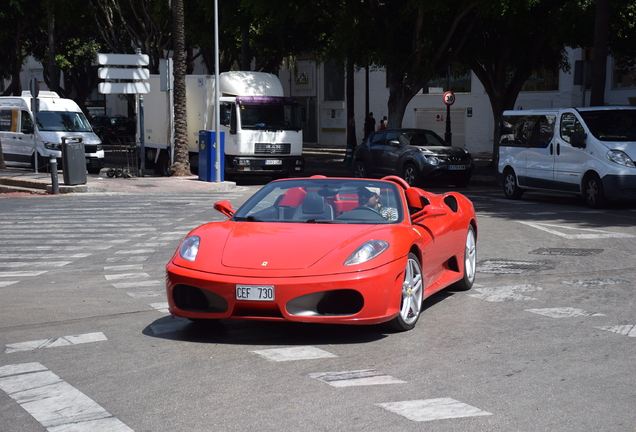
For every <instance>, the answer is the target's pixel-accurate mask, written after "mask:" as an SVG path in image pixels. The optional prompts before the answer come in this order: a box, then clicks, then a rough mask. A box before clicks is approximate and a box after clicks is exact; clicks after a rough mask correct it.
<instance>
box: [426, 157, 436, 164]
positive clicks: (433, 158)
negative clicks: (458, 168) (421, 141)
mask: <svg viewBox="0 0 636 432" xmlns="http://www.w3.org/2000/svg"><path fill="white" fill-rule="evenodd" d="M424 159H426V162H428V163H430V164H431V165H439V158H438V157H436V156H426V157H425V158H424Z"/></svg>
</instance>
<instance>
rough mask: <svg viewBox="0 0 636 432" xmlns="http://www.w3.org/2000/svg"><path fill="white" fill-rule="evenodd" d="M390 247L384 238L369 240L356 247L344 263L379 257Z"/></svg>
mask: <svg viewBox="0 0 636 432" xmlns="http://www.w3.org/2000/svg"><path fill="white" fill-rule="evenodd" d="M388 248H389V244H388V243H387V242H385V241H384V240H369V241H368V242H366V243H364V244H363V245H361V246H360V247H359V248H358V249H356V250H355V251H354V252H353V253H352V254H351V255H350V256H349V258H347V260H346V261H345V262H344V265H346V266H350V265H356V264H362V263H364V262H367V261H369V260H372V259H373V258H375V257H377V256H378V255H380V254H381V253H382V252H384V251H385V250H387V249H388Z"/></svg>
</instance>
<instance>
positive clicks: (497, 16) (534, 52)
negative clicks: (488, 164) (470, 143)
mask: <svg viewBox="0 0 636 432" xmlns="http://www.w3.org/2000/svg"><path fill="white" fill-rule="evenodd" d="M584 12H585V11H584V10H581V8H580V7H579V5H578V3H577V2H576V1H575V0H572V1H570V0H559V1H556V2H555V1H554V0H517V1H510V2H501V3H499V4H497V3H494V2H493V3H490V4H489V3H482V4H481V5H480V7H479V8H478V9H476V10H475V11H474V14H475V24H474V27H473V29H472V31H471V34H470V37H469V38H467V39H466V42H465V46H464V49H463V50H461V51H460V52H459V53H458V58H459V59H460V60H461V61H462V62H464V63H465V64H466V65H467V66H468V67H470V69H471V70H472V71H473V73H474V74H475V75H476V76H477V78H478V79H479V81H480V82H481V83H482V85H483V86H484V88H485V90H486V93H487V94H488V99H489V100H490V105H491V109H492V113H493V117H494V120H495V130H494V133H493V136H494V139H493V156H494V157H495V158H496V157H497V154H498V142H499V133H500V123H501V119H502V115H503V111H504V110H506V109H513V108H514V104H515V101H516V100H517V97H518V95H519V92H520V91H521V89H522V88H523V85H524V83H525V82H526V80H527V79H528V78H529V77H530V75H531V74H532V73H533V71H535V70H536V69H538V68H539V67H540V66H544V67H546V68H548V69H552V70H558V69H559V68H562V69H567V68H568V67H569V65H568V63H567V59H566V56H565V48H566V47H567V46H574V44H575V41H574V40H573V39H574V38H575V35H578V34H581V32H583V29H586V28H587V27H586V26H587V25H588V23H589V21H586V20H585V19H583V14H584Z"/></svg>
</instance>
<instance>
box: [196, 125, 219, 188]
mask: <svg viewBox="0 0 636 432" xmlns="http://www.w3.org/2000/svg"><path fill="white" fill-rule="evenodd" d="M220 136H221V139H219V143H217V144H218V145H220V146H221V160H220V161H219V164H218V166H219V171H220V181H224V180H225V170H224V165H225V164H224V163H223V160H224V158H225V132H220ZM215 137H216V132H215V131H211V130H201V131H199V180H202V181H208V182H213V181H216V168H215V166H214V165H215V162H216V145H217V144H215V142H214V141H215Z"/></svg>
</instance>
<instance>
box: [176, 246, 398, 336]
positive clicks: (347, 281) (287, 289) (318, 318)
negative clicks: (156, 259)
mask: <svg viewBox="0 0 636 432" xmlns="http://www.w3.org/2000/svg"><path fill="white" fill-rule="evenodd" d="M405 266H406V258H401V259H399V260H396V261H393V262H391V263H389V264H387V265H384V266H381V267H379V268H376V269H372V270H367V271H361V272H350V273H341V274H334V275H327V276H307V277H260V278H254V277H241V276H233V275H232V276H227V275H217V274H211V273H205V272H200V271H195V270H189V269H185V268H183V267H178V266H176V265H174V264H173V263H172V262H170V263H169V264H168V265H167V267H166V271H167V279H166V291H167V295H168V305H169V310H170V313H171V314H172V315H174V316H177V317H183V318H190V319H245V320H261V321H285V320H287V321H298V322H314V323H332V324H377V323H381V322H385V321H389V320H391V319H393V318H394V317H395V316H396V315H397V314H398V312H399V307H400V302H401V298H402V297H401V296H402V281H403V280H404V269H405ZM238 284H240V285H261V286H262V285H266V286H273V287H274V300H273V301H250V300H237V299H236V286H237V285H238Z"/></svg>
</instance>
